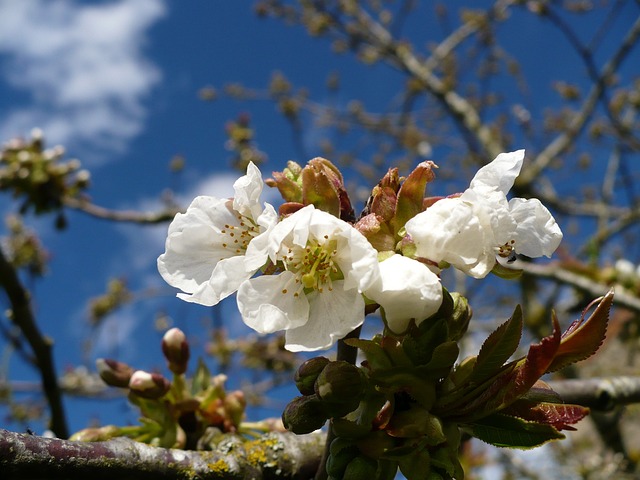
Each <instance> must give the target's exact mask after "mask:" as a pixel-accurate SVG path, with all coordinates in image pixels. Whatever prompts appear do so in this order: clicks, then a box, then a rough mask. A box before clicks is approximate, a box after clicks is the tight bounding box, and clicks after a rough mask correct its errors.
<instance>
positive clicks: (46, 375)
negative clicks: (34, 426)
mask: <svg viewBox="0 0 640 480" xmlns="http://www.w3.org/2000/svg"><path fill="white" fill-rule="evenodd" d="M0 287H2V289H4V291H5V292H6V293H7V297H8V299H9V303H10V305H11V315H12V321H13V323H15V324H16V325H17V326H18V328H19V329H20V331H21V332H22V334H23V335H24V337H25V338H26V339H27V341H28V342H29V345H30V346H31V349H32V350H33V354H34V355H35V358H36V361H37V365H38V370H39V372H40V378H41V380H42V388H43V389H44V393H45V396H46V397H47V402H48V403H49V409H50V411H51V430H53V431H54V432H55V434H56V435H58V436H59V437H62V438H66V437H67V436H68V435H69V433H68V430H67V421H66V416H65V412H64V407H63V405H62V394H61V391H60V386H59V385H58V378H57V376H56V370H55V367H54V361H53V355H52V352H51V350H52V347H53V341H52V340H51V339H49V338H45V337H44V336H43V335H42V332H40V329H39V328H38V325H37V324H36V321H35V318H34V315H33V311H32V310H31V303H30V300H29V293H28V292H27V290H26V289H25V288H24V287H23V286H22V284H21V282H20V279H19V278H18V275H17V273H16V271H15V269H14V268H13V266H12V265H11V264H10V263H9V261H8V260H7V258H6V257H5V256H4V253H3V252H2V249H1V248H0Z"/></svg>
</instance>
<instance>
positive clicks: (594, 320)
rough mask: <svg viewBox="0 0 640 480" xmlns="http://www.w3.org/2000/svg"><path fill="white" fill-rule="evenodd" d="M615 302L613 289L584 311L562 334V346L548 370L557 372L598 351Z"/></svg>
mask: <svg viewBox="0 0 640 480" xmlns="http://www.w3.org/2000/svg"><path fill="white" fill-rule="evenodd" d="M597 301H599V303H598V306H597V307H596V309H595V310H594V311H593V313H592V314H591V316H590V317H589V318H588V319H587V320H585V319H584V317H585V315H586V314H587V311H588V310H589V308H590V307H591V306H592V305H593V304H594V303H595V302H597ZM612 303H613V290H610V291H609V293H607V294H606V295H605V296H604V297H601V298H599V299H597V300H594V302H592V303H591V305H589V306H588V307H587V308H586V309H585V310H584V311H583V312H582V316H581V317H580V319H578V320H576V321H575V322H573V323H572V324H571V325H570V326H569V328H568V329H567V331H566V332H564V333H563V334H562V339H561V341H560V347H559V348H558V351H557V352H556V355H555V358H554V359H553V362H552V363H551V365H549V367H548V368H547V372H555V371H556V370H559V369H561V368H563V367H566V366H567V365H570V364H572V363H575V362H579V361H580V360H584V359H586V358H589V357H590V356H591V355H593V354H594V353H596V351H597V350H598V348H600V345H602V342H603V340H604V337H605V335H606V332H607V322H608V321H609V310H610V308H611V304H612Z"/></svg>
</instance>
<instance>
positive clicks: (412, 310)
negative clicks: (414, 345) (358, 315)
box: [365, 254, 442, 333]
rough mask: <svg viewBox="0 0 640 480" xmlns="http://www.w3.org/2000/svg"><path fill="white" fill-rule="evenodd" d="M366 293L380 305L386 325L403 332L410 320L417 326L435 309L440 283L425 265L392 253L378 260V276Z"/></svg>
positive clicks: (437, 303) (439, 303)
mask: <svg viewBox="0 0 640 480" xmlns="http://www.w3.org/2000/svg"><path fill="white" fill-rule="evenodd" d="M365 295H366V296H367V297H368V298H370V299H371V300H373V301H375V302H376V303H378V304H379V305H380V306H381V307H382V308H383V310H384V318H385V321H386V322H387V326H388V327H389V328H390V329H391V330H392V331H393V332H395V333H403V332H404V331H405V330H406V329H407V327H408V326H409V321H410V320H411V319H414V320H415V321H416V325H420V324H421V323H422V322H423V321H424V320H425V319H427V318H429V317H430V316H431V315H433V314H434V313H436V312H437V311H438V309H439V308H440V305H441V304H442V285H441V284H440V279H439V278H438V276H437V275H436V274H435V273H433V272H432V271H431V270H430V269H429V267H427V266H426V265H425V264H423V263H421V262H419V261H417V260H413V259H411V258H409V257H404V256H402V255H397V254H394V255H392V256H391V257H389V258H387V259H386V260H383V261H382V262H380V277H379V278H378V280H377V281H376V282H375V283H374V284H373V285H372V286H371V287H370V288H369V289H367V290H366V291H365Z"/></svg>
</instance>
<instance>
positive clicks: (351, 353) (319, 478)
mask: <svg viewBox="0 0 640 480" xmlns="http://www.w3.org/2000/svg"><path fill="white" fill-rule="evenodd" d="M361 330H362V326H360V327H358V328H356V329H355V330H353V331H352V332H350V333H348V334H347V335H346V336H345V337H344V338H343V339H341V340H338V355H337V360H344V361H345V362H349V363H350V364H352V365H355V364H356V358H357V357H358V349H357V348H356V347H352V346H350V345H347V344H346V343H344V341H345V340H346V339H348V338H358V337H359V336H360V331H361ZM334 438H335V434H334V433H333V429H332V428H331V421H329V430H328V432H327V441H326V443H325V445H324V453H323V454H322V460H320V466H319V467H318V471H317V472H316V476H315V480H327V478H328V474H327V460H329V447H330V446H331V442H332V441H333V439H334Z"/></svg>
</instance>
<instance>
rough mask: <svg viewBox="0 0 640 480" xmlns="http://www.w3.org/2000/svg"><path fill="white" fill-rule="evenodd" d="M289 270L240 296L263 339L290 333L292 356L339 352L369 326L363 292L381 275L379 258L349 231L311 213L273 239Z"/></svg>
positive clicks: (273, 253) (284, 225) (300, 214)
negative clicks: (337, 347) (344, 341)
mask: <svg viewBox="0 0 640 480" xmlns="http://www.w3.org/2000/svg"><path fill="white" fill-rule="evenodd" d="M267 250H268V255H269V257H270V258H271V261H272V262H273V263H274V264H275V265H276V266H278V267H279V268H280V269H281V272H280V273H277V274H274V275H262V276H259V277H255V278H251V279H249V280H247V281H245V282H243V283H242V285H240V288H239V289H238V297H237V300H238V307H239V309H240V313H241V314H242V318H243V320H244V322H245V323H246V324H247V325H248V326H249V327H251V328H253V329H254V330H256V331H257V332H259V333H262V334H265V333H272V332H275V331H278V330H285V331H286V348H287V349H288V350H290V351H313V350H321V349H326V348H329V347H331V346H332V345H333V344H334V343H335V342H336V341H337V340H338V339H340V338H343V337H344V336H345V335H346V334H347V333H349V332H351V331H352V330H354V329H355V328H357V327H359V326H360V325H361V324H362V323H363V321H364V299H363V297H362V292H363V291H364V290H365V289H367V288H368V287H369V286H370V285H371V284H372V283H373V282H374V281H376V279H377V278H378V275H379V270H378V260H377V252H376V250H375V249H374V248H373V247H372V246H371V244H370V243H369V241H368V240H367V239H366V238H365V237H364V236H363V235H362V234H361V233H360V232H358V231H357V230H356V229H355V228H353V226H351V225H350V224H349V223H347V222H344V221H342V220H340V219H339V218H336V217H334V216H333V215H331V214H329V213H327V212H324V211H322V210H317V209H315V207H314V206H313V205H308V206H306V207H304V208H302V209H300V210H298V211H297V212H295V213H294V214H292V215H290V216H288V217H286V218H285V219H284V220H282V221H281V222H280V223H278V224H277V225H276V226H275V227H273V230H271V232H270V233H269V240H268V248H267Z"/></svg>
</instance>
